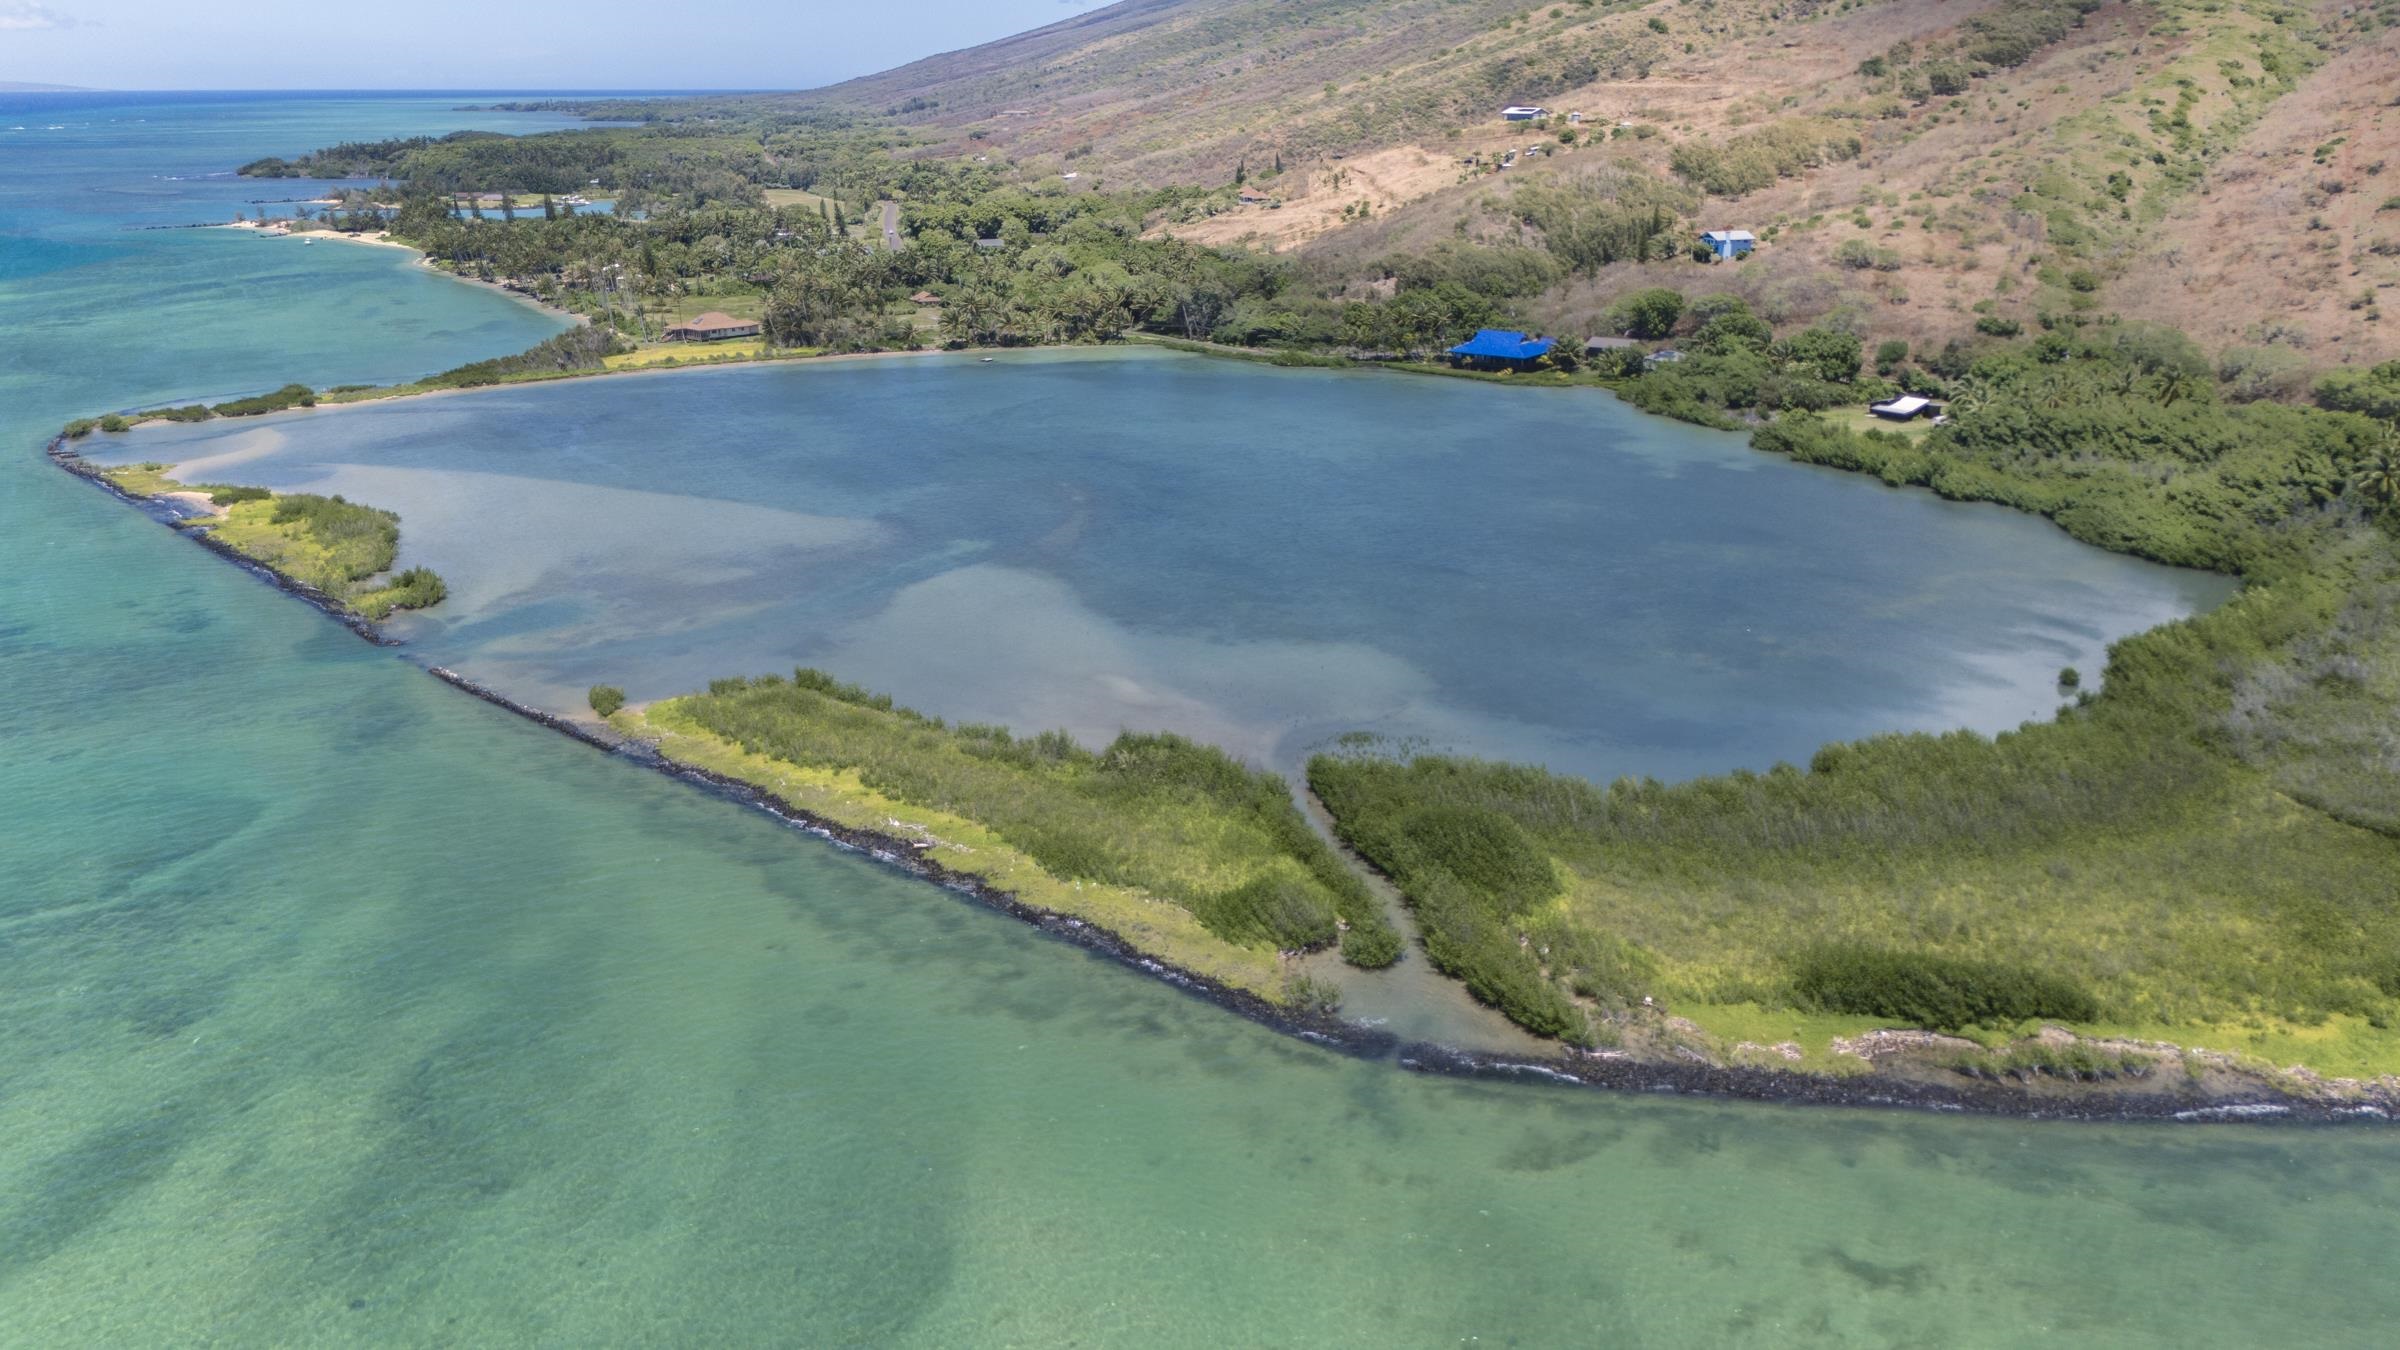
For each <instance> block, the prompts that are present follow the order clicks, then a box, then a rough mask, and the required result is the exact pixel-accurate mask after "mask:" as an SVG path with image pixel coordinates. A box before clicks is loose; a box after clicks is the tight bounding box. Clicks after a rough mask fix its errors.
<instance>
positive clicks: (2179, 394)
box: [2158, 370, 2200, 408]
mask: <svg viewBox="0 0 2400 1350" xmlns="http://www.w3.org/2000/svg"><path fill="white" fill-rule="evenodd" d="M2199 390H2200V382H2199V381H2198V380H2195V379H2193V378H2192V377H2191V375H2190V374H2188V373H2186V372H2184V371H2180V370H2170V371H2168V372H2167V373H2165V374H2164V375H2161V376H2159V377H2158V403H2159V406H2160V407H2162V408H2172V407H2174V406H2175V401H2176V400H2177V399H2184V398H2191V397H2193V396H2194V395H2196V394H2197V393H2199Z"/></svg>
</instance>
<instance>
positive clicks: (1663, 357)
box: [1642, 347, 1683, 366]
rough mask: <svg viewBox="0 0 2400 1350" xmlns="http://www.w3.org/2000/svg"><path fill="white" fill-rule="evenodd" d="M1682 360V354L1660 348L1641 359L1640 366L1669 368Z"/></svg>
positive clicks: (1670, 349)
mask: <svg viewBox="0 0 2400 1350" xmlns="http://www.w3.org/2000/svg"><path fill="white" fill-rule="evenodd" d="M1682 359H1683V353H1682V352H1679V351H1677V350H1675V349H1674V348H1673V347H1661V348H1659V349H1658V350H1657V351H1654V352H1652V353H1650V354H1649V355H1648V356H1645V357H1643V358H1642V364H1644V365H1648V366H1671V365H1674V364H1675V363H1676V362H1678V361H1680V360H1682Z"/></svg>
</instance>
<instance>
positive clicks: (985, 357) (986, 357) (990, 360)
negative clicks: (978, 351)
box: [976, 356, 992, 366]
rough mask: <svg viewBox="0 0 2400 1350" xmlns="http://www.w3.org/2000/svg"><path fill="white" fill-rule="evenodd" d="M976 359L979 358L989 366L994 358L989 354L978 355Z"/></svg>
mask: <svg viewBox="0 0 2400 1350" xmlns="http://www.w3.org/2000/svg"><path fill="white" fill-rule="evenodd" d="M976 359H977V360H978V361H980V362H981V363H982V364H984V365H987V366H988V365H990V364H991V363H992V358H990V357H988V356H984V357H978V358H976Z"/></svg>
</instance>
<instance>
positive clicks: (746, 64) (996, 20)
mask: <svg viewBox="0 0 2400 1350" xmlns="http://www.w3.org/2000/svg"><path fill="white" fill-rule="evenodd" d="M1102 2H1103V0H905V4H903V5H890V4H875V3H864V4H862V3H858V0H784V2H783V3H773V0H770V3H767V4H745V3H741V0H732V2H731V3H716V4H707V5H699V4H690V0H406V2H405V3H401V4H397V5H372V4H356V3H350V2H349V0H238V3H223V2H222V0H219V2H218V3H209V0H0V81H10V82H19V83H29V84H66V85H83V86H87V87H91V88H99V89H488V90H508V91H518V90H526V91H531V90H542V89H805V88H810V87H813V86H816V85H821V84H829V83H832V82H833V81H836V80H842V79H847V78H849V77H850V76H853V75H865V74H869V73H871V72H874V71H878V70H883V69H885V68H887V67H890V66H896V65H899V64H901V63H903V62H906V61H912V60H915V59H916V58H917V57H920V56H930V55H932V54H933V53H935V52H942V51H951V50H954V49H956V48H959V47H971V46H973V45H975V44H976V43H979V42H987V41H990V40H991V39H993V38H997V37H1005V36H1006V35H1008V34H1010V33H1016V32H1022V31H1023V30H1025V29H1028V28H1038V27H1040V26H1041V25H1043V24H1047V23H1055V22H1057V21H1058V20H1060V19H1064V18H1069V17H1072V16H1073V15H1076V14H1079V13H1082V12H1084V11H1086V10H1089V9H1092V8H1096V7H1097V6H1098V5H1099V4H1100V3H1102ZM687 5H689V7H688V8H687V7H686V6H687Z"/></svg>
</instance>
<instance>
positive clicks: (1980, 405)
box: [1309, 311, 2400, 1071]
mask: <svg viewBox="0 0 2400 1350" xmlns="http://www.w3.org/2000/svg"><path fill="white" fill-rule="evenodd" d="M1725 312H1732V311H1721V312H1720V315H1719V317H1720V318H1721V317H1722V314H1723V313H1725ZM1711 322H1714V320H1711ZM1812 356H1814V357H1821V358H1822V359H1823V360H1824V361H1825V362H1828V363H1830V364H1829V365H1828V366H1827V367H1825V368H1821V369H1819V370H1818V371H1817V372H1815V373H1816V374H1818V375H1823V374H1831V373H1835V371H1834V370H1833V369H1832V367H1838V366H1839V365H1840V364H1842V363H1843V362H1845V361H1853V362H1854V361H1855V359H1856V349H1855V348H1854V347H1850V348H1844V349H1843V350H1840V351H1835V350H1833V349H1832V345H1831V344H1826V346H1825V348H1824V350H1823V351H1821V352H1818V351H1816V350H1815V347H1814V344H1811V346H1810V347H1809V348H1808V349H1793V350H1790V351H1788V352H1787V353H1786V354H1785V355H1784V356H1783V357H1782V358H1781V360H1782V361H1783V362H1784V363H1785V364H1786V365H1787V366H1789V365H1792V364H1796V363H1799V362H1802V361H1807V360H1810V359H1812ZM2196 361H2197V354H2196V353H2194V352H2192V351H2190V350H2189V348H2188V344H2186V343H2184V342H2182V340H2181V339H2180V337H2179V336H2178V335H2175V334H2172V333H2169V332H2165V331H2162V330H2156V329H2147V328H2143V327H2140V326H2135V325H2127V326H2122V327H2120V328H2117V329H2114V330H2109V331H2106V332H2102V333H2095V334H2093V335H2090V336H2088V337H2083V338H2076V339H2068V338H2064V337H2059V336H2057V335H2053V336H2052V337H2049V338H2045V339H2043V340H2042V341H2040V342H2038V343H2032V344H2023V345H2015V346H1994V347H1991V348H1990V349H1988V350H1982V351H1977V352H1961V351H1955V350H1954V351H1951V352H1947V353H1944V354H1943V355H1942V356H1941V357H1938V358H1936V360H1935V362H1934V363H1933V365H1934V367H1935V368H1934V369H1932V370H1928V371H1923V372H1919V373H1918V376H1917V377H1918V378H1922V379H1924V380H1926V381H1928V382H1931V383H1934V384H1946V385H1948V386H1949V390H1948V394H1949V397H1950V398H1951V399H1952V402H1951V408H1952V410H1953V413H1954V416H1955V419H1956V420H1955V422H1954V423H1953V424H1952V425H1949V426H1944V427H1940V428H1936V429H1934V430H1933V431H1932V433H1931V434H1930V435H1925V436H1921V437H1913V438H1912V437H1908V436H1902V435H1897V434H1888V433H1882V432H1868V433H1863V434H1862V433H1859V432H1856V431H1851V430H1847V429H1843V428H1841V427H1839V426H1836V425H1834V424H1832V423H1829V422H1826V421H1824V420H1822V419H1819V418H1815V417H1812V416H1809V415H1807V414H1804V413H1802V414H1786V415H1785V416H1783V417H1781V418H1779V419H1777V420H1776V421H1774V422H1771V423H1769V424H1768V425H1767V426H1765V427H1762V428H1761V429H1760V430H1759V431H1758V433H1757V436H1756V441H1757V444H1758V445H1759V446H1760V447H1761V448H1762V449H1766V450H1770V451H1775V452H1780V453H1787V454H1791V455H1794V456H1795V457H1797V458H1802V459H1805V460H1808V461H1809V462H1812V463H1818V464H1828V465H1834V466H1837V467H1843V468H1850V469H1855V470H1858V471H1862V472H1868V473H1875V474H1878V475H1879V476H1881V477H1883V478H1885V479H1886V480H1887V481H1890V482H1894V483H1907V484H1918V485H1923V486H1927V487H1931V488H1933V489H1934V490H1936V491H1939V492H1942V493H1944V494H1945V495H1949V496H1953V497H1959V498H1965V499H1972V500H1986V501H1998V502H2004V503H2006V504H2008V505H2012V506H2015V507H2018V508H2020V509H2024V510H2030V511H2035V512H2039V513H2041V514H2044V515H2048V516H2050V517H2051V518H2053V519H2055V520H2057V521H2058V522H2059V523H2060V524H2061V525H2062V526H2064V527H2065V528H2067V529H2068V530H2070V531H2071V532H2073V533H2074V534H2076V535H2077V536H2078V537H2080V538H2084V539H2086V540H2089V541H2092V542H2095V543H2099V544H2101V545H2103V546H2105V547H2109V548H2112V549H2116V550H2119V551H2123V552H2130V553H2137V554H2141V555H2143V556H2147V557H2152V558H2157V559H2160V560H2162V561H2167V562H2174V563H2179V564H2184V565H2191V566H2204V567H2213V568H2217V569H2219V570H2225V571H2231V572H2235V573H2238V574H2241V575H2243V576H2244V577H2246V578H2247V579H2248V580H2249V582H2250V586H2249V588H2248V589H2247V590H2246V591H2245V592H2244V593H2243V594H2242V595H2241V596H2240V597H2238V598H2237V599H2235V600H2234V601H2232V602H2231V603H2229V604H2227V605H2226V606H2224V607H2223V608H2221V609H2219V610H2217V611H2215V612H2213V613H2210V614H2207V615H2203V616H2200V617H2198V618H2195V619H2192V620H2189V621H2185V622H2182V623H2175V624H2169V625H2167V626H2165V627H2163V628H2160V629H2157V630H2154V631H2152V632H2148V633H2144V634H2140V635H2138V636H2136V637H2132V638H2129V639H2126V640H2125V641H2123V642H2121V643H2119V644H2118V645H2117V646H2116V647H2115V648H2114V649H2113V650H2112V652H2111V656H2110V661H2109V665H2108V668H2107V671H2106V674H2105V681H2104V685H2103V687H2102V688H2101V689H2100V690H2099V691H2098V692H2096V693H2095V692H2093V691H2091V690H2079V691H2078V692H2077V701H2076V702H2075V703H2073V704H2071V705H2069V706H2068V707H2066V708H2064V709H2062V711H2061V713H2060V714H2059V717H2058V718H2057V720H2055V721H2054V722H2050V723H2042V724H2032V725H2028V726H2026V727H2024V728H2022V729H2020V730H2017V731H2014V732H2009V733H2004V734H2002V735H2000V736H1997V737H1984V736H1980V735H1975V734H1972V733H1966V732H1959V733H1953V734H1949V735H1942V736H1930V735H1895V736H1880V737H1875V738H1872V739H1869V740H1866V741H1860V742H1856V743H1851V744H1842V745H1831V746H1827V747H1825V748H1824V749H1823V750H1821V751H1820V752H1819V753H1818V754H1817V756H1816V757H1815V759H1814V760H1813V761H1812V763H1811V764H1810V766H1809V767H1808V768H1807V769H1798V768H1794V767H1791V766H1778V767H1777V768H1776V769H1775V770H1774V771H1772V772H1769V773H1764V774H1760V773H1749V772H1743V773H1735V774H1730V775H1725V776H1722V777H1715V778H1705V779H1701V780H1698V781H1695V782H1691V783H1685V784H1680V785H1675V786H1668V785H1663V784H1659V783H1656V782H1647V781H1634V780H1624V781H1620V782H1617V783H1614V784H1610V785H1608V786H1606V787H1601V786H1597V785H1594V784H1591V783H1586V782H1582V781H1580V780H1576V779H1571V778H1564V777H1561V776H1558V775H1554V774H1550V773H1547V772H1545V771H1542V770H1539V769H1534V768H1528V767H1522V766H1511V765H1500V764H1489V763H1482V762H1476V761H1468V760H1458V759H1449V758H1441V757H1422V758H1417V759H1414V760H1412V761H1408V762H1405V763H1403V762H1399V761H1396V760H1391V759H1386V758H1381V757H1378V756H1375V755H1372V754H1364V753H1358V752H1355V751H1353V752H1349V753H1345V754H1342V755H1338V756H1324V757H1320V758H1318V759H1317V760H1315V761H1313V762H1312V763H1311V764H1310V766H1309V779H1310V783H1311V785H1312V786H1313V787H1314V788H1315V789H1316V791H1317V793H1318V795H1319V796H1320V797H1321V798H1322V799H1323V800H1324V801H1325V803H1326V805H1327V807H1328V808H1329V809H1330V810H1331V811H1332V812H1333V814H1334V818H1335V820H1336V822H1337V828H1338V830H1339V831H1340V833H1341V835H1342V837H1343V838H1344V839H1345V840H1346V841H1348V842H1349V843H1351V844H1352V845H1353V846H1354V847H1356V848H1357V849H1358V850H1359V851H1360V852H1361V853H1362V854H1363V855H1365V856H1366V857H1368V858H1369V859H1370V860H1372V861H1373V862H1374V863H1375V864H1376V865H1377V866H1378V867H1380V868H1382V869H1383V870H1384V871H1385V872H1387V873H1388V874H1389V875H1391V876H1392V877H1393V879H1394V880H1395V881H1396V882H1398V883H1399V884H1400V886H1401V888H1402V889H1403V891H1404V892H1405V893H1406V894H1407V896H1408V899H1409V902H1410V903H1411V905H1412V906H1414V907H1415V909H1416V912H1417V913H1418V915H1419V918H1420V922H1421V923H1422V924H1423V925H1424V926H1425V928H1426V930H1427V945H1428V951H1429V954H1433V953H1434V949H1435V947H1436V944H1437V943H1439V944H1441V947H1442V950H1441V952H1440V953H1439V955H1438V956H1437V961H1438V962H1439V963H1440V964H1442V966H1443V968H1444V969H1445V970H1450V971H1452V972H1453V973H1456V974H1458V975H1459V976H1460V977H1461V978H1463V979H1466V980H1467V981H1468V982H1469V985H1470V987H1471V988H1473V989H1475V991H1476V992H1477V993H1478V994H1479V995H1480V996H1482V997H1484V998H1485V999H1486V1000H1487V1001H1489V1002H1492V1003H1494V1004H1495V1005H1497V1006H1499V1007H1500V1008H1502V1009H1503V1010H1504V1011H1506V1012H1507V1013H1509V1015H1510V1016H1512V1017H1514V1018H1515V1019H1516V1020H1518V1021H1519V1022H1520V1023H1522V1024H1524V1025H1526V1026H1528V1027H1531V1028H1534V1029H1537V1030H1541V1031H1544V1032H1546V1033H1548V1034H1560V1032H1559V1031H1558V1028H1559V1027H1560V1026H1561V1025H1562V1024H1563V1025H1565V1026H1567V1027H1568V1028H1569V1030H1568V1031H1567V1033H1566V1034H1570V1035H1572V1034H1574V1031H1573V1028H1574V1025H1575V1023H1574V1020H1573V1019H1572V1018H1569V1017H1566V1016H1565V1015H1564V1014H1563V1013H1562V1011H1561V1004H1562V1002H1565V1003H1568V1004H1569V1005H1571V1006H1573V1007H1576V1008H1579V1009H1580V1010H1581V1011H1582V1012H1583V1013H1585V1014H1587V1015H1588V1014H1589V1013H1593V1012H1599V1013H1606V1012H1608V1011H1609V1010H1610V1009H1611V1008H1614V1007H1619V1006H1622V1005H1624V1004H1625V1003H1626V1002H1627V1001H1628V1000H1629V999H1633V998H1635V997H1637V996H1640V995H1654V996H1656V997H1659V998H1662V999H1666V1000H1669V1001H1670V1004H1671V1005H1682V1004H1690V1005H1692V1006H1695V1007H1703V1008H1705V1007H1723V1006H1731V1005H1740V1004H1762V1005H1765V1006H1768V1007H1788V1008H1795V1009H1801V1010H1814V1011H1815V1012H1817V1013H1842V1014H1853V1015H1871V1016H1874V1017H1877V1018H1884V1019H1891V1020H1894V1021H1898V1022H1902V1023H1907V1024H1913V1025H1919V1026H1925V1027H1936V1028H1958V1027H1965V1026H1971V1025H1985V1026H2000V1027H2006V1026H2013V1025H2016V1024H2019V1023H2023V1022H2026V1021H2029V1020H2034V1019H2057V1020H2062V1021H2067V1022H2072V1023H2076V1024H2079V1025H2096V1024H2101V1023H2115V1024H2140V1025H2143V1026H2148V1027H2156V1026H2165V1027H2171V1028H2174V1029H2175V1030H2174V1031H2172V1032H2171V1033H2166V1034H2172V1035H2174V1036H2176V1037H2178V1038H2179V1039H2181V1040H2182V1041H2184V1043H2187V1044H2207V1043H2212V1042H2215V1043H2220V1044H2239V1043H2247V1042H2248V1041H2250V1040H2254V1039H2256V1038H2257V1037H2260V1036H2263V1035H2267V1034H2269V1033H2273V1034H2275V1035H2282V1036H2285V1037H2286V1039H2287V1041H2288V1039H2289V1036H2290V1034H2292V1033H2294V1032H2296V1031H2297V1030H2300V1029H2305V1028H2309V1027H2313V1026H2321V1025H2326V1024H2328V1023H2330V1022H2336V1021H2338V1022H2340V1023H2341V1024H2342V1025H2345V1026H2356V1027H2357V1029H2356V1030H2354V1031H2352V1032H2349V1033H2346V1034H2345V1037H2344V1039H2343V1042H2342V1048H2341V1053H2342V1054H2343V1055H2344V1056H2345V1057H2347V1058H2348V1059H2349V1061H2350V1062H2353V1063H2358V1062H2364V1063H2371V1064H2378V1065H2382V1066H2384V1071H2390V1069H2392V1068H2394V1067H2400V1034H2394V1033H2393V1032H2392V1030H2391V1028H2392V1026H2393V1022H2394V1019H2395V1018H2400V956H2396V955H2395V954H2396V953H2400V765H2396V764H2395V763H2394V761H2393V760H2392V757H2391V752H2390V734H2389V728H2390V726H2391V725H2392V723H2393V713H2392V710H2393V709H2394V708H2395V707H2400V550H2396V549H2395V547H2394V540H2395V537H2396V536H2400V508H2396V507H2395V505H2394V503H2393V501H2392V500H2391V499H2390V498H2389V497H2387V496H2385V495H2383V494H2382V493H2381V492H2380V490H2379V489H2378V488H2376V487H2375V486H2374V485H2375V484H2377V483H2379V482H2380V481H2381V479H2380V477H2379V476H2378V474H2377V472H2376V465H2378V464H2379V463H2381V462H2382V461H2381V456H2382V455H2383V454H2384V453H2385V452H2384V450H2383V447H2384V446H2386V445H2387V444H2388V443H2389V440H2390V437H2391V435H2392V433H2391V432H2389V431H2388V430H2387V429H2386V428H2384V427H2382V426H2379V425H2378V424H2377V423H2375V422H2374V421H2372V420H2370V419H2368V418H2366V417H2364V416H2359V415H2356V414H2351V413H2334V412H2317V411H2310V410H2305V409H2295V408H2289V407H2282V406H2276V405H2268V404H2254V405H2247V406H2230V405H2223V404H2219V403H2218V402H2217V401H2216V400H2215V398H2214V395H2213V390H2212V387H2211V386H2210V385H2209V383H2208V382H2207V381H2206V380H2205V379H2200V378H2195V376H2194V364H2195V362H2196ZM2200 369H2203V370H2204V369H2205V363H2200ZM1658 378H1659V376H1658V375H1657V374H1655V373H1654V374H1652V375H1647V376H1644V377H1642V378H1641V379H1640V380H1638V381H1635V382H1633V386H1632V387H1634V388H1639V387H1640V386H1642V385H1647V384H1649V383H1651V382H1652V381H1653V380H1657V379H1658ZM2062 683H2064V679H2063V675H2062ZM2077 683H2081V681H2080V678H2079V679H2078V681H2077ZM2353 1019H2363V1024H2360V1023H2357V1022H2355V1021H2354V1020H2353ZM1703 1024H1704V1025H1705V1024H1706V1023H1705V1017H1704V1018H1703ZM2277 1029H2281V1030H2277ZM2360 1037H2365V1038H2370V1039H2373V1046H2372V1048H2365V1047H2364V1046H2363V1044H2362V1043H2360V1042H2359V1041H2358V1040H2357V1038H2360ZM2375 1038H2379V1039H2375Z"/></svg>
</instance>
